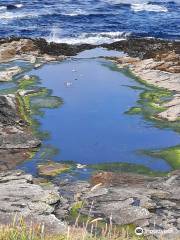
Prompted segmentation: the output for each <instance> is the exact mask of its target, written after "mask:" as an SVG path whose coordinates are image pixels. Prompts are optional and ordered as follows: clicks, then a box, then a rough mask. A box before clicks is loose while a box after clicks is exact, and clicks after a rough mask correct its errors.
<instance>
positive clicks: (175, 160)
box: [142, 145, 180, 170]
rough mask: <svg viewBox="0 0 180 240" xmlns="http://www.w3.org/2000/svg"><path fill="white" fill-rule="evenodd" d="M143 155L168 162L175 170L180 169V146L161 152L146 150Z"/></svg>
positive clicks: (161, 150)
mask: <svg viewBox="0 0 180 240" xmlns="http://www.w3.org/2000/svg"><path fill="white" fill-rule="evenodd" d="M142 153H143V154H146V155H148V156H151V157H153V158H162V159H164V160H166V161H167V162H168V163H169V165H170V166H171V167H172V169H173V170H175V169H180V145H178V146H174V147H169V148H165V149H160V150H154V151H153V150H152V151H151V150H145V151H142Z"/></svg>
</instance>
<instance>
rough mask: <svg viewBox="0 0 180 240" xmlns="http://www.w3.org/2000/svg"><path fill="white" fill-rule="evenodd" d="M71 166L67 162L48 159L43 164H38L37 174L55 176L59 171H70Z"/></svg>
mask: <svg viewBox="0 0 180 240" xmlns="http://www.w3.org/2000/svg"><path fill="white" fill-rule="evenodd" d="M71 168H72V166H71V165H69V164H64V163H57V162H52V161H49V162H47V163H45V164H42V165H38V170H39V175H42V176H49V177H55V176H57V175H59V174H61V173H64V172H67V171H70V170H71Z"/></svg>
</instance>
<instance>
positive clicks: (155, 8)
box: [131, 3, 168, 12]
mask: <svg viewBox="0 0 180 240" xmlns="http://www.w3.org/2000/svg"><path fill="white" fill-rule="evenodd" d="M131 9H132V10H133V11H134V12H141V11H148V12H168V9H167V8H166V7H163V6H159V5H155V4H147V3H142V4H140V3H134V4H132V5H131Z"/></svg>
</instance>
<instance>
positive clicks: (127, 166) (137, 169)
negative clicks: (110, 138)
mask: <svg viewBox="0 0 180 240" xmlns="http://www.w3.org/2000/svg"><path fill="white" fill-rule="evenodd" d="M89 167H90V168H92V169H94V170H97V171H111V172H129V173H137V174H143V175H149V176H163V175H166V174H167V173H166V172H158V171H152V170H151V169H150V168H148V167H146V166H144V165H141V164H133V163H126V162H112V163H101V164H93V165H89Z"/></svg>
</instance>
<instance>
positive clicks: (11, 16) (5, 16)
mask: <svg viewBox="0 0 180 240" xmlns="http://www.w3.org/2000/svg"><path fill="white" fill-rule="evenodd" d="M38 16H39V15H38V13H14V12H5V13H0V20H13V19H22V18H33V17H38Z"/></svg>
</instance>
